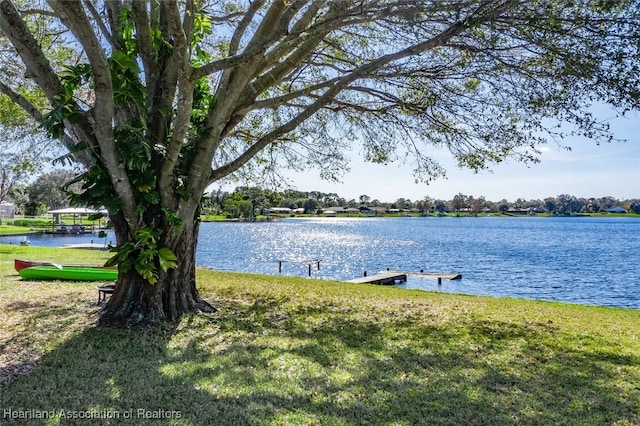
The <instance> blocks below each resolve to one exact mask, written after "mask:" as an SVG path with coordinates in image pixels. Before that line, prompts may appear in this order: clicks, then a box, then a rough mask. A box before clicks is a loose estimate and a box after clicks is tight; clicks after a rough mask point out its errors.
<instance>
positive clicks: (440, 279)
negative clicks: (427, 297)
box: [438, 277, 442, 285]
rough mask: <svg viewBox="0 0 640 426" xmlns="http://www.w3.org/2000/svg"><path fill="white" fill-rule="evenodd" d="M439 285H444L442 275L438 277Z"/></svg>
mask: <svg viewBox="0 0 640 426" xmlns="http://www.w3.org/2000/svg"><path fill="white" fill-rule="evenodd" d="M438 285H442V277H438Z"/></svg>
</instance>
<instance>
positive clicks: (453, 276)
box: [408, 271, 462, 281]
mask: <svg viewBox="0 0 640 426" xmlns="http://www.w3.org/2000/svg"><path fill="white" fill-rule="evenodd" d="M408 274H409V275H416V276H418V277H423V278H436V279H438V280H451V281H453V280H460V279H462V274H461V273H459V272H452V273H441V272H423V271H420V272H408Z"/></svg>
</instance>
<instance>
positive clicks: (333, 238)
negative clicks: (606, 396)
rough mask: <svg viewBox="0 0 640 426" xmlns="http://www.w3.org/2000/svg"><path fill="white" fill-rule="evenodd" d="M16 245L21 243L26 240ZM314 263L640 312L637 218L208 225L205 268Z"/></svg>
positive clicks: (413, 284)
mask: <svg viewBox="0 0 640 426" xmlns="http://www.w3.org/2000/svg"><path fill="white" fill-rule="evenodd" d="M13 238H14V239H13V240H12V243H13V244H16V243H18V242H19V241H20V239H21V237H13ZM63 239H64V241H63ZM107 239H109V237H107ZM30 240H31V242H32V244H33V245H60V244H73V243H84V242H89V241H90V240H94V242H99V241H104V240H99V239H97V237H95V236H81V237H59V236H42V237H30ZM69 240H71V241H69ZM8 242H9V241H8V238H7V237H2V238H0V243H8ZM315 259H320V260H321V263H320V270H317V267H316V264H315V263H314V264H313V267H312V271H311V274H312V277H314V278H321V279H335V280H348V279H352V278H357V277H360V276H362V274H363V271H367V272H368V273H369V275H372V274H375V273H377V272H379V271H380V270H384V269H386V268H390V269H391V270H399V271H407V272H408V271H416V272H417V271H419V270H424V271H425V272H426V271H429V272H440V273H445V272H460V273H461V274H462V279H461V280H456V281H449V280H443V281H442V284H440V285H439V284H438V283H437V280H435V279H432V278H420V277H416V276H409V279H408V280H407V282H406V283H403V284H400V285H398V286H399V287H404V288H412V289H422V290H429V291H441V292H451V293H462V294H477V295H490V296H501V297H502V296H507V297H519V298H527V299H536V300H554V301H564V302H572V303H581V304H586V305H600V306H617V307H629V308H635V309H640V220H638V219H633V218H590V217H578V218H575V217H574V218H548V217H544V218H536V217H533V218H529V217H526V218H503V217H500V218H498V217H482V218H436V217H427V218H362V219H357V218H315V219H286V220H282V221H277V222H258V223H226V222H222V223H203V224H202V225H201V229H200V237H199V244H198V251H197V262H198V264H199V265H201V266H206V267H209V268H212V269H220V270H231V271H242V272H255V273H264V274H274V275H277V274H278V273H279V272H278V269H279V264H278V261H279V260H284V261H285V262H283V263H282V272H280V273H281V274H282V275H291V276H307V274H308V263H311V261H312V260H315Z"/></svg>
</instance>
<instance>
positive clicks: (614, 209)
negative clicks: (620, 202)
mask: <svg viewBox="0 0 640 426" xmlns="http://www.w3.org/2000/svg"><path fill="white" fill-rule="evenodd" d="M605 211H606V212H607V213H626V212H627V211H626V210H625V209H623V208H622V207H620V206H615V207H609V208H608V209H607V210H605Z"/></svg>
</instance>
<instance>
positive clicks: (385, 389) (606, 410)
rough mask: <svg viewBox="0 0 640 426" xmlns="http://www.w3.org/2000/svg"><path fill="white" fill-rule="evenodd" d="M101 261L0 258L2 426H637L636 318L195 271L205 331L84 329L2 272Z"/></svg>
mask: <svg viewBox="0 0 640 426" xmlns="http://www.w3.org/2000/svg"><path fill="white" fill-rule="evenodd" d="M108 255H109V254H108V253H104V252H93V251H75V250H73V251H72V250H56V249H44V248H39V247H15V246H8V245H4V246H3V245H0V323H1V324H2V328H0V373H2V374H0V378H1V379H4V380H5V383H4V384H3V385H2V387H0V416H3V417H2V418H0V424H12V423H15V424H38V425H42V424H46V425H50V424H123V425H125V424H126V425H128V424H144V425H146V424H179V425H204V424H210V425H225V424H229V425H243V424H255V425H316V424H322V425H469V424H476V425H516V424H517V425H520V424H534V425H548V424H573V425H638V424H640V326H639V325H640V310H633V309H613V308H597V307H585V306H579V305H570V304H560V303H546V302H533V301H523V300H515V299H499V298H488V297H474V296H459V295H449V294H441V293H428V292H421V291H409V290H404V289H396V288H390V287H378V286H371V285H357V284H345V283H337V282H325V281H318V280H312V279H304V278H289V277H272V276H262V275H249V274H238V273H228V272H216V271H209V270H199V271H198V284H199V287H200V289H201V292H202V293H203V295H204V297H205V298H206V299H207V300H209V301H210V302H211V303H213V304H214V305H215V306H217V307H218V308H219V310H218V312H216V313H215V314H212V315H209V316H187V317H185V318H183V319H182V320H181V321H180V322H179V323H177V324H173V325H166V326H164V327H162V328H159V329H155V330H147V331H131V330H118V329H104V328H102V329H96V328H95V327H94V326H93V322H94V321H95V320H96V318H97V315H98V313H99V308H97V307H95V306H93V305H92V303H93V302H95V300H96V299H97V292H96V291H95V289H94V286H95V285H96V284H95V283H94V284H92V283H65V282H28V281H23V280H21V279H20V277H19V276H18V275H17V274H16V273H15V271H14V270H13V265H12V262H13V259H14V257H20V258H26V259H43V258H46V259H47V260H52V261H65V260H66V261H71V260H73V262H74V263H77V262H95V261H97V260H98V258H102V259H104V257H106V256H108ZM9 372H13V373H15V374H16V375H18V377H13V378H12V377H9V376H10V374H9ZM24 373H27V374H24ZM7 379H8V380H7ZM20 415H22V416H29V415H30V416H31V417H34V416H37V415H44V416H50V415H52V416H53V418H49V419H47V420H41V419H35V418H31V419H11V418H10V417H11V416H14V417H17V416H20ZM88 415H91V416H103V417H108V418H102V419H99V420H97V419H90V420H87V419H73V418H71V417H74V416H81V417H82V416H83V417H86V416H88ZM154 417H155V418H154ZM158 417H159V418H158Z"/></svg>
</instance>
